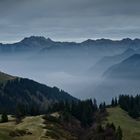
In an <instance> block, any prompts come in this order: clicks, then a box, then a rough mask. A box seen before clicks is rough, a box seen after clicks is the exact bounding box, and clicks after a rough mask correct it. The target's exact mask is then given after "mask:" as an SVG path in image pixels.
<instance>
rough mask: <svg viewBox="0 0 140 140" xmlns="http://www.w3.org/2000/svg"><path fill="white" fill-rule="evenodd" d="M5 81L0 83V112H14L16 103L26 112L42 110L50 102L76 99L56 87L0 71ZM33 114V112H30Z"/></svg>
mask: <svg viewBox="0 0 140 140" xmlns="http://www.w3.org/2000/svg"><path fill="white" fill-rule="evenodd" d="M0 75H2V77H3V78H2V79H3V80H6V81H5V82H1V83H0V112H3V111H6V112H7V113H15V109H16V107H17V105H19V104H20V105H22V106H24V109H26V112H30V110H32V111H33V112H34V113H35V114H36V113H37V112H38V111H42V112H44V111H45V110H46V109H47V108H48V106H49V105H50V104H51V103H54V102H59V101H66V100H67V101H69V102H71V101H76V100H77V99H76V98H74V97H72V96H71V95H69V94H68V93H66V92H65V91H63V90H59V89H58V88H57V87H48V86H46V85H44V84H40V83H38V82H35V81H33V80H30V79H25V78H13V77H12V76H8V75H7V74H3V73H0ZM32 115H33V114H32Z"/></svg>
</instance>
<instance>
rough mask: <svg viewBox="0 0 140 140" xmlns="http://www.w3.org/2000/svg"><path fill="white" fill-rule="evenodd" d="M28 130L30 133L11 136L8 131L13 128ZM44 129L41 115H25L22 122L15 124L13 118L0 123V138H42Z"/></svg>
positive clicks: (11, 139) (34, 139) (20, 139)
mask: <svg viewBox="0 0 140 140" xmlns="http://www.w3.org/2000/svg"><path fill="white" fill-rule="evenodd" d="M16 129H17V130H28V132H31V133H32V134H31V135H24V136H18V137H11V136H9V133H10V132H11V131H14V130H16ZM44 131H45V130H44V129H43V119H42V116H36V117H26V118H25V119H23V121H22V123H20V124H18V125H16V124H15V121H14V118H11V119H10V121H9V122H8V123H1V124H0V140H44V139H43V137H44V136H45V135H44Z"/></svg>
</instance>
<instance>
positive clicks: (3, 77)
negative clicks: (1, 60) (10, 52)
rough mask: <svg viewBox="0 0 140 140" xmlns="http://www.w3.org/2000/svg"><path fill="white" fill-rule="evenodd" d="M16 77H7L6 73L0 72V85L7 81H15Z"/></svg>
mask: <svg viewBox="0 0 140 140" xmlns="http://www.w3.org/2000/svg"><path fill="white" fill-rule="evenodd" d="M15 78H16V77H14V76H11V75H8V74H6V73H3V72H0V83H1V82H5V81H7V80H12V79H15Z"/></svg>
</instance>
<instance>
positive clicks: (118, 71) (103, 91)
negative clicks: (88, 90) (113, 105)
mask: <svg viewBox="0 0 140 140" xmlns="http://www.w3.org/2000/svg"><path fill="white" fill-rule="evenodd" d="M103 77H104V78H103V81H102V82H101V84H100V85H99V86H98V87H97V88H96V89H95V94H98V93H99V94H100V96H102V97H103V98H105V99H106V98H108V99H107V100H108V101H109V100H111V97H115V96H116V97H117V96H118V95H120V94H130V95H137V94H140V54H134V55H132V56H130V57H129V58H127V59H125V60H123V61H122V62H120V63H118V64H115V65H113V66H111V67H110V68H108V70H107V71H106V72H104V74H103Z"/></svg>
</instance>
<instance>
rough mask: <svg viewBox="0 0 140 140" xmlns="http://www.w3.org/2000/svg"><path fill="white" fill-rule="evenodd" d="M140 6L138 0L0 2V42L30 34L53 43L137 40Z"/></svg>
mask: <svg viewBox="0 0 140 140" xmlns="http://www.w3.org/2000/svg"><path fill="white" fill-rule="evenodd" d="M139 6H140V1H138V0H133V1H132V0H116V1H115V0H0V31H1V32H0V41H12V40H19V39H21V38H23V37H24V36H28V35H33V34H35V35H44V36H46V37H47V36H50V37H52V38H54V39H78V38H100V37H105V38H107V37H109V38H111V37H114V38H122V37H132V38H135V37H139V33H140V29H139V24H140V19H139V16H140V8H139ZM133 29H134V31H133V32H132V30H133ZM120 31H121V32H120Z"/></svg>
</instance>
